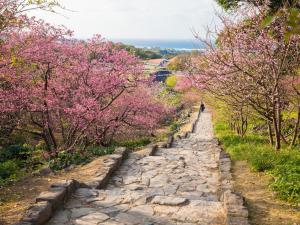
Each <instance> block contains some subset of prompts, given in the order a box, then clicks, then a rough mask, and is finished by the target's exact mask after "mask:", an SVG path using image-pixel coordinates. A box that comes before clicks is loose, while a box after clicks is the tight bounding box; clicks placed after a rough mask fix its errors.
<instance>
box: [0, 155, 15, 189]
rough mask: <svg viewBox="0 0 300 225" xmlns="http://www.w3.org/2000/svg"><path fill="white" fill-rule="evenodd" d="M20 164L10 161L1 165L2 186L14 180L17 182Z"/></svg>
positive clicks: (0, 181) (0, 177)
mask: <svg viewBox="0 0 300 225" xmlns="http://www.w3.org/2000/svg"><path fill="white" fill-rule="evenodd" d="M19 169H20V168H19V167H18V164H17V163H16V162H15V161H12V160H9V161H6V162H3V163H1V164H0V185H4V184H6V183H8V182H10V181H12V180H15V179H16V178H17V176H18V172H19Z"/></svg>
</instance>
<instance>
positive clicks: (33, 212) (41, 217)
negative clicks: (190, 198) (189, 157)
mask: <svg viewBox="0 0 300 225" xmlns="http://www.w3.org/2000/svg"><path fill="white" fill-rule="evenodd" d="M199 118H200V111H199V114H198V117H197V119H196V120H195V121H194V122H193V124H192V130H191V132H186V133H185V135H184V138H187V137H189V135H190V133H194V132H195V129H196V124H197V123H198V121H199ZM180 138H181V137H180ZM174 140H175V137H174V133H171V134H169V136H168V141H167V142H166V143H160V144H159V145H157V144H150V145H148V146H147V147H146V148H147V149H148V151H147V155H148V156H153V155H154V154H155V152H156V150H157V149H158V148H159V147H161V148H171V147H172V145H173V142H174ZM128 153H129V150H128V149H127V148H123V147H120V148H117V149H116V150H115V152H114V154H113V155H108V156H107V157H108V158H107V159H106V160H104V167H105V172H104V173H101V174H96V177H95V178H94V179H93V180H92V181H90V182H88V183H80V182H78V181H77V180H64V181H61V182H59V183H54V184H51V185H50V188H49V190H48V191H46V192H42V193H41V194H40V195H39V196H38V197H37V198H36V203H35V204H33V205H32V206H30V207H29V208H28V209H27V211H26V212H25V216H24V217H23V218H22V219H21V221H20V222H19V223H17V224H16V225H43V224H45V223H46V222H47V221H49V220H50V219H51V217H52V216H53V215H54V213H55V211H56V210H57V209H59V208H61V207H62V206H63V205H64V203H65V202H66V201H68V200H69V199H70V197H71V196H72V194H73V193H74V192H75V191H76V190H77V189H78V188H96V189H101V188H104V187H105V186H106V185H107V183H108V181H109V178H110V176H111V175H112V174H113V172H115V171H116V170H117V169H118V168H119V167H120V165H121V164H122V162H123V161H124V160H125V159H126V157H127V155H128ZM101 167H102V166H101Z"/></svg>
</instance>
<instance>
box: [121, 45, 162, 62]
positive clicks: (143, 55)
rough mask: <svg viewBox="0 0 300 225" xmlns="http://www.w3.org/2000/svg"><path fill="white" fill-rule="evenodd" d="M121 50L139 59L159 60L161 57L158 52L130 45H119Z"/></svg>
mask: <svg viewBox="0 0 300 225" xmlns="http://www.w3.org/2000/svg"><path fill="white" fill-rule="evenodd" d="M120 47H121V48H122V49H125V50H126V51H128V52H130V53H131V54H133V55H135V56H136V57H139V58H140V59H144V60H146V59H160V58H162V57H163V54H161V52H160V51H159V50H155V49H147V48H136V47H134V46H132V45H125V44H120Z"/></svg>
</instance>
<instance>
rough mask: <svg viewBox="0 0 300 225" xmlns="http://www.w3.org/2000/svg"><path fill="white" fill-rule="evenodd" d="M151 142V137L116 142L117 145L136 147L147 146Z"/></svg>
mask: <svg viewBox="0 0 300 225" xmlns="http://www.w3.org/2000/svg"><path fill="white" fill-rule="evenodd" d="M150 143H151V140H150V139H149V138H142V139H138V140H129V141H123V142H119V143H116V145H117V146H122V147H127V148H130V149H134V148H139V147H143V146H146V145H148V144H150Z"/></svg>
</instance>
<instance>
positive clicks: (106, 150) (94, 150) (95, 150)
mask: <svg viewBox="0 0 300 225" xmlns="http://www.w3.org/2000/svg"><path fill="white" fill-rule="evenodd" d="M114 150H115V149H114V147H102V146H92V147H89V148H88V149H87V151H88V152H89V153H90V154H92V155H93V156H103V155H108V154H112V153H113V152H114Z"/></svg>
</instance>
